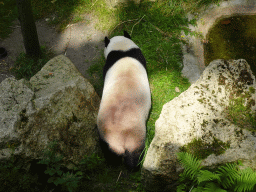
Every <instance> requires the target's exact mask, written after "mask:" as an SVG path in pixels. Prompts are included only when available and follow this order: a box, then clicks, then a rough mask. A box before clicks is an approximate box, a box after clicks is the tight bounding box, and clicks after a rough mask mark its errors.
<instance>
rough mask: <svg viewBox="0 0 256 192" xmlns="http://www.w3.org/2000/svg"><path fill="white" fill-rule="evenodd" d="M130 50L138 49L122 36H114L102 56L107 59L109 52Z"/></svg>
mask: <svg viewBox="0 0 256 192" xmlns="http://www.w3.org/2000/svg"><path fill="white" fill-rule="evenodd" d="M131 48H139V47H138V46H137V45H136V44H135V43H134V42H133V41H132V40H131V39H128V38H126V37H124V36H115V37H113V38H111V39H110V42H109V44H108V46H107V47H105V49H104V56H105V58H106V59H107V56H108V54H109V52H110V51H114V50H122V51H126V50H129V49H131Z"/></svg>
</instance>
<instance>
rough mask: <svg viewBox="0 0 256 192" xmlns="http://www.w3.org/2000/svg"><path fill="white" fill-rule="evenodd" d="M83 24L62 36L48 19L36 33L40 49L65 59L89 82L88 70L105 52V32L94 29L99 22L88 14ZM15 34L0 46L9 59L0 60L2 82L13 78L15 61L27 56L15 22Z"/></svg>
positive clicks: (18, 25) (71, 28)
mask: <svg viewBox="0 0 256 192" xmlns="http://www.w3.org/2000/svg"><path fill="white" fill-rule="evenodd" d="M83 18H84V19H83V20H82V21H81V22H78V23H75V24H70V25H68V26H67V28H66V29H65V30H64V31H63V32H60V33H57V32H56V30H55V27H50V26H49V25H48V22H47V21H49V19H51V18H46V19H43V20H39V21H37V22H36V27H37V33H38V38H39V42H40V45H45V46H46V47H47V48H49V49H50V50H52V51H53V52H54V53H55V55H60V54H64V55H66V56H67V57H68V58H69V59H70V60H71V61H72V62H73V63H74V65H75V66H76V67H77V69H78V70H79V71H80V72H81V74H82V75H83V76H84V77H85V78H88V77H89V75H88V74H87V73H86V70H87V69H88V68H89V66H90V65H91V64H92V61H93V60H94V59H97V58H99V57H100V52H101V50H102V49H103V48H104V42H103V40H104V37H105V36H106V35H107V33H106V32H104V33H103V32H101V31H98V30H96V29H95V27H94V26H95V24H96V23H97V22H98V21H97V20H96V19H95V18H94V17H93V16H92V15H90V14H86V15H84V16H83ZM12 28H13V32H12V34H11V35H10V36H9V37H8V38H6V39H4V40H3V41H1V42H0V47H4V48H6V50H7V52H8V56H7V57H5V58H4V59H1V60H0V82H2V81H3V80H4V79H5V78H7V77H11V76H14V75H13V74H12V73H11V72H10V71H9V68H11V67H13V66H14V62H15V60H16V57H17V56H18V55H19V54H20V53H21V52H25V48H24V44H23V38H22V34H21V29H20V23H19V21H18V20H16V21H15V22H14V24H13V26H12Z"/></svg>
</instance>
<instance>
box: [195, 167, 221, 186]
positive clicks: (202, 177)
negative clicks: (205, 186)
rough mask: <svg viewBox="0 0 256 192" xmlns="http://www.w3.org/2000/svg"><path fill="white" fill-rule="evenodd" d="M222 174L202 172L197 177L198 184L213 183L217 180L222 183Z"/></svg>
mask: <svg viewBox="0 0 256 192" xmlns="http://www.w3.org/2000/svg"><path fill="white" fill-rule="evenodd" d="M220 175H221V174H216V173H212V172H210V171H208V170H200V174H199V175H198V177H197V181H198V184H200V183H202V182H205V181H212V180H217V181H218V183H220V182H221V179H220Z"/></svg>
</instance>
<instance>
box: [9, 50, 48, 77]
mask: <svg viewBox="0 0 256 192" xmlns="http://www.w3.org/2000/svg"><path fill="white" fill-rule="evenodd" d="M41 51H42V55H41V57H40V58H39V59H33V58H30V57H29V56H27V55H26V54H25V53H20V55H19V56H18V57H17V59H16V62H15V64H14V67H13V68H12V69H11V71H12V72H14V74H15V77H16V79H18V80H19V79H22V78H24V79H26V80H28V81H29V80H30V78H31V77H33V76H34V75H35V74H36V73H37V72H38V71H40V70H41V69H42V67H43V66H44V65H45V64H46V63H47V62H48V61H49V59H50V58H52V57H53V53H52V52H49V51H48V50H47V48H46V47H44V46H41Z"/></svg>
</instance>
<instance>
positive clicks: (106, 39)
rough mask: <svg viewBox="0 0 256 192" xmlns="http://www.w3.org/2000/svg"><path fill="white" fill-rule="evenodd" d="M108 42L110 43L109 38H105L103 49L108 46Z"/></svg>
mask: <svg viewBox="0 0 256 192" xmlns="http://www.w3.org/2000/svg"><path fill="white" fill-rule="evenodd" d="M109 42H110V40H109V38H107V37H105V47H107V46H108V44H109Z"/></svg>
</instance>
